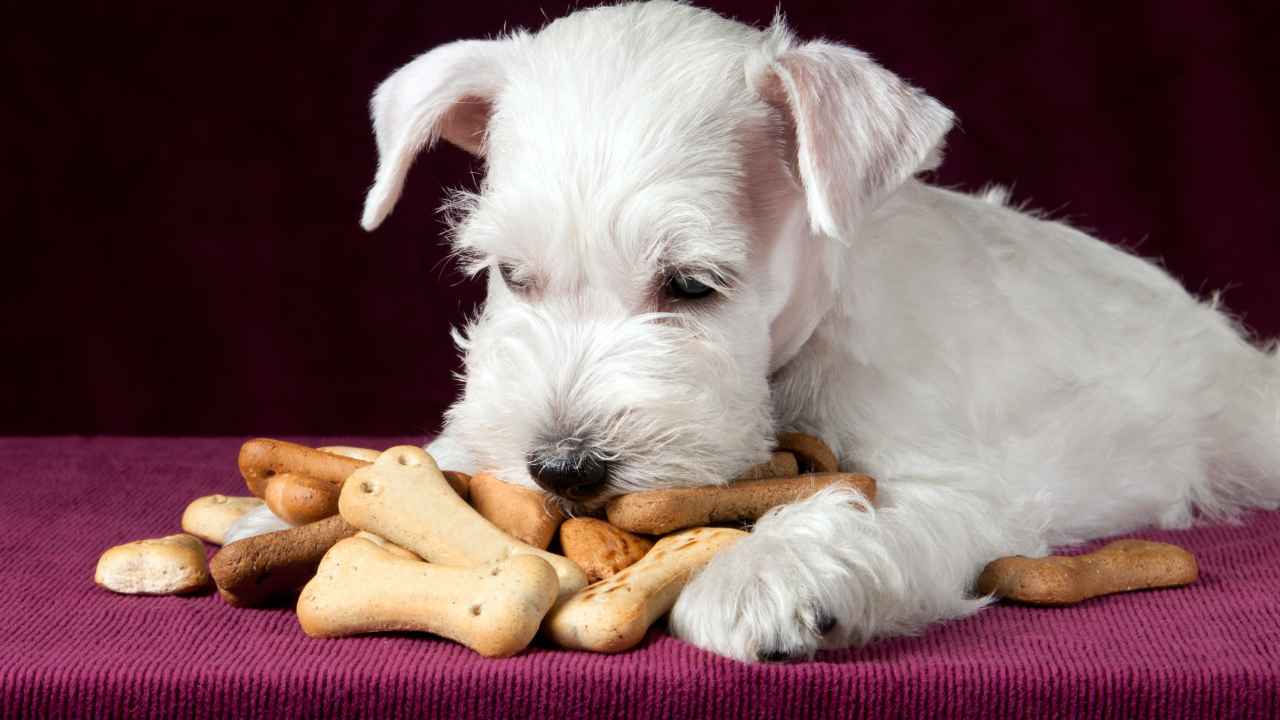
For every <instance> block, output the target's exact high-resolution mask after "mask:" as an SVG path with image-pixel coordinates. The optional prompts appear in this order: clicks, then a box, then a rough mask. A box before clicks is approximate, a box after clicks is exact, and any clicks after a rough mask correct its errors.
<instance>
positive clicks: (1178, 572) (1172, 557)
mask: <svg viewBox="0 0 1280 720" xmlns="http://www.w3.org/2000/svg"><path fill="white" fill-rule="evenodd" d="M1199 574H1200V569H1199V566H1198V564H1197V563H1196V558H1195V556H1194V555H1192V554H1191V553H1189V552H1187V551H1186V550H1183V549H1182V548H1180V547H1178V546H1176V545H1170V544H1168V543H1160V542H1152V541H1150V540H1117V541H1115V542H1113V543H1109V544H1107V545H1104V546H1102V547H1101V548H1099V549H1098V550H1095V551H1093V552H1091V553H1088V554H1085V555H1074V556H1069V555H1055V556H1050V557H1042V558H1029V557H1025V556H1022V555H1016V556H1013V557H1006V558H1000V559H999V560H995V561H993V562H991V563H990V564H988V565H987V567H986V568H985V569H984V570H983V571H982V575H981V576H979V577H978V583H977V588H978V592H980V593H983V594H992V595H997V596H999V597H1003V598H1008V599H1009V600H1015V601H1017V602H1024V603H1029V604H1032V605H1070V604H1073V603H1078V602H1083V601H1085V600H1088V599H1090V598H1095V597H1098V596H1100V595H1110V594H1111V593H1119V592H1129V591H1130V590H1149V589H1154V588H1166V587H1177V586H1180V585H1187V584H1189V583H1193V582H1195V581H1196V578H1197V577H1199Z"/></svg>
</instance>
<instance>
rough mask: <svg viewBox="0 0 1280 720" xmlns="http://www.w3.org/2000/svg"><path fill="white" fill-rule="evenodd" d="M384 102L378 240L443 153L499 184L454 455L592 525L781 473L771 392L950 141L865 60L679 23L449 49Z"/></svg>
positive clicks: (476, 247) (466, 231)
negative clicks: (903, 194) (691, 489)
mask: <svg viewBox="0 0 1280 720" xmlns="http://www.w3.org/2000/svg"><path fill="white" fill-rule="evenodd" d="M372 105H373V118H374V128H375V131H376V135H377V143H378V152H379V165H378V174H377V178H376V180H375V183H374V185H373V188H372V189H371V190H370V191H369V196H368V199H367V202H366V206H365V213H364V218H363V224H364V226H365V227H366V228H368V229H372V228H374V227H376V226H377V225H378V224H379V223H380V222H381V221H382V219H383V218H384V217H385V216H386V215H387V213H389V212H390V211H391V208H392V207H393V205H394V204H395V202H396V200H397V199H398V197H399V194H400V190H401V187H402V185H403V182H404V178H405V174H406V173H407V172H408V169H409V166H410V164H411V163H412V162H413V160H414V158H415V156H416V155H417V154H418V153H419V152H420V151H422V150H423V149H425V148H428V147H430V146H431V145H432V144H433V143H434V142H436V141H437V140H438V139H439V138H444V139H445V140H447V141H449V142H451V143H453V144H455V145H457V146H459V147H461V148H464V149H466V150H468V151H470V152H472V153H474V154H475V155H477V156H479V157H482V158H483V159H484V161H485V165H486V173H485V177H484V180H483V182H482V184H481V187H480V189H479V192H477V193H470V192H464V193H458V194H457V196H456V198H455V200H454V202H452V203H451V205H450V208H449V209H450V211H451V216H452V217H453V218H454V221H455V225H454V233H453V242H454V244H455V247H456V249H457V251H458V253H459V255H460V256H461V257H462V258H463V259H464V260H465V262H466V263H467V265H468V266H469V268H470V269H471V270H472V271H474V272H481V271H484V272H487V273H488V299H487V301H486V303H485V306H484V308H483V310H482V311H481V312H480V314H479V316H478V317H477V318H476V319H475V320H474V321H472V322H471V323H470V325H469V326H468V327H467V328H466V329H465V331H464V332H462V333H460V334H459V335H458V336H457V339H458V341H459V344H460V346H461V347H462V348H463V349H464V350H465V353H466V378H465V380H466V386H465V389H464V392H463V395H462V397H461V399H460V400H459V401H458V403H457V404H456V405H455V406H454V407H453V408H452V409H451V410H450V411H449V414H448V426H449V432H450V434H451V435H452V436H453V437H455V438H456V439H457V440H458V441H460V442H461V443H462V444H463V446H464V447H466V448H467V449H468V450H469V451H470V452H471V453H472V454H473V455H474V457H475V459H476V461H477V464H478V465H480V466H482V467H490V468H494V469H496V470H498V471H500V472H501V474H502V475H503V477H505V478H506V479H507V480H509V481H512V482H521V483H530V482H537V484H539V485H541V486H543V487H544V488H546V489H548V490H550V491H552V492H555V493H557V494H559V495H561V496H562V497H565V498H568V499H570V500H573V501H576V502H583V503H587V504H590V503H592V502H596V501H599V500H601V499H603V498H606V497H608V496H610V495H612V494H616V493H618V492H623V491H629V490H635V489H645V488H653V487H660V486H675V485H699V484H712V483H718V482H723V481H724V480H725V479H726V478H731V477H733V476H735V475H736V474H737V473H738V472H740V471H741V470H743V469H744V468H745V467H747V466H748V465H750V464H751V463H754V462H758V461H760V460H762V459H763V458H764V457H765V456H766V454H767V451H768V450H769V448H770V446H771V441H772V437H773V433H774V427H773V424H774V423H773V418H772V411H771V405H770V399H769V376H770V374H771V373H772V372H773V371H775V370H777V369H778V368H779V367H781V366H782V365H784V364H785V363H786V362H788V361H789V360H790V359H791V358H792V357H793V356H794V355H795V354H796V353H797V351H798V350H799V348H800V346H801V345H803V344H804V342H805V341H806V340H807V339H808V337H809V336H810V334H811V333H812V332H813V330H814V327H815V326H816V325H817V323H818V322H819V320H820V319H821V318H822V317H823V315H825V314H826V313H827V311H828V310H829V309H830V307H831V304H832V302H833V301H834V298H835V296H836V293H837V291H838V289H839V281H840V268H841V265H842V263H843V258H844V257H845V256H846V255H847V247H848V244H849V243H850V241H851V239H852V237H853V235H854V234H855V233H854V230H855V228H856V226H857V225H858V223H859V221H860V219H861V218H862V216H863V215H864V213H865V212H866V211H867V209H868V208H870V207H872V206H873V205H874V204H875V203H877V202H878V201H879V200H880V199H881V198H882V197H883V196H884V195H885V194H886V193H888V192H890V191H892V190H893V189H895V188H896V187H897V186H898V185H900V184H901V183H902V182H904V181H905V180H906V179H907V178H908V177H910V176H911V175H912V174H914V173H916V172H918V171H919V170H920V169H921V168H922V167H924V166H925V165H926V164H927V163H928V162H929V160H930V157H931V155H932V154H933V153H934V152H935V151H936V149H937V148H938V146H939V144H940V142H941V139H942V136H943V135H944V134H945V132H946V130H947V128H948V127H949V125H950V122H951V116H950V113H949V112H948V111H947V110H946V109H945V108H943V107H942V106H941V105H939V104H938V103H936V102H935V101H934V100H932V99H931V98H929V97H927V96H925V95H923V94H922V93H920V92H918V91H917V90H915V89H914V88H911V87H910V86H908V85H907V84H905V83H904V82H903V81H901V80H900V79H899V78H897V77H896V76H894V75H893V74H891V73H889V72H888V71H887V70H885V69H883V68H881V67H880V66H878V65H876V64H875V63H873V62H872V61H871V60H870V59H868V58H867V57H866V56H865V55H863V54H861V53H859V52H858V51H856V50H853V49H851V48H847V47H842V46H839V45H833V44H828V43H823V42H813V43H806V44H799V43H797V42H795V41H794V39H793V38H792V36H791V34H790V33H789V32H788V31H787V30H786V28H785V27H784V25H783V24H782V23H781V22H780V21H775V23H774V25H773V26H772V27H770V28H769V29H768V30H765V31H760V30H756V29H753V28H750V27H747V26H745V25H742V24H739V23H736V22H732V21H730V20H726V19H724V18H722V17H720V16H718V15H716V14H714V13H711V12H708V11H704V10H699V9H697V8H693V7H690V6H687V5H683V4H679V3H673V2H650V3H639V4H629V5H617V6H609V7H601V8H596V9H591V10H584V11H580V12H577V13H574V14H572V15H570V16H568V17H566V18H562V19H560V20H557V21H555V22H553V23H551V24H550V25H548V26H547V27H545V28H544V29H542V30H541V31H539V32H537V33H536V34H528V33H524V32H517V33H514V34H512V35H509V36H505V37H502V38H499V39H495V40H483V41H463V42H456V43H451V44H449V45H445V46H442V47H439V48H436V49H435V50H432V51H431V52H428V53H427V54H425V55H422V56H420V57H418V58H417V59H415V60H414V61H413V62H411V63H409V64H408V65H406V66H405V67H403V68H401V69H400V70H398V71H396V72H395V73H394V74H393V75H392V76H391V77H390V78H388V79H387V80H386V81H385V82H384V83H383V84H382V85H381V86H380V87H379V88H378V90H377V92H376V93H375V95H374V98H373V104H372Z"/></svg>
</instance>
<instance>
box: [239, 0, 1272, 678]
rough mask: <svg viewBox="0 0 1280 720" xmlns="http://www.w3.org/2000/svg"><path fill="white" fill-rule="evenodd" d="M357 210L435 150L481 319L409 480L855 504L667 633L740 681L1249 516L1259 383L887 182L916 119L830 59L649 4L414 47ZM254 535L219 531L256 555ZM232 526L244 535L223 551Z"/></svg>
mask: <svg viewBox="0 0 1280 720" xmlns="http://www.w3.org/2000/svg"><path fill="white" fill-rule="evenodd" d="M373 116H374V126H375V129H376V133H377V143H378V151H379V157H380V162H379V167H378V174H377V179H376V182H375V184H374V186H373V188H372V189H371V191H370V192H369V196H368V201H367V205H366V207H365V215H364V220H363V224H364V226H365V227H366V228H369V229H372V228H374V227H376V226H377V225H378V224H379V223H380V222H381V221H382V219H383V218H384V217H385V216H386V215H387V213H389V212H390V211H391V208H392V206H393V205H394V204H395V202H396V200H397V198H398V196H399V194H400V189H401V186H402V184H403V181H404V178H405V174H406V173H407V172H408V170H409V166H410V164H411V163H412V162H413V160H414V158H415V156H416V155H417V154H418V153H419V152H420V151H422V150H424V149H426V148H429V147H430V146H431V145H432V144H433V143H434V142H435V141H436V140H437V139H438V138H444V139H445V140H447V141H449V142H451V143H454V144H455V145H458V146H460V147H462V148H465V149H467V150H470V151H471V152H473V153H475V154H476V155H478V156H480V157H483V158H484V161H485V165H486V168H487V172H486V175H485V178H484V181H483V183H482V185H481V188H480V191H479V192H478V193H475V194H472V193H459V194H458V195H457V197H456V200H455V201H454V202H453V203H451V205H450V210H451V211H452V217H454V218H455V221H456V223H455V226H454V234H453V241H454V244H455V246H456V249H457V252H458V254H459V255H460V256H461V257H462V258H464V259H465V262H466V263H467V266H468V267H469V268H470V269H471V270H472V271H473V272H481V271H484V272H487V273H488V300H487V302H486V304H485V306H484V308H483V310H482V311H481V312H480V314H479V316H478V317H477V318H475V319H474V320H473V321H472V322H471V323H470V325H469V326H468V327H467V328H466V329H465V331H463V332H462V333H460V334H459V335H458V337H457V340H458V343H459V345H460V346H461V347H462V349H463V350H464V351H465V353H466V386H465V390H464V392H463V394H462V397H461V399H460V400H459V401H458V402H457V404H455V405H454V406H453V408H452V409H451V410H450V411H449V413H448V417H447V422H446V426H445V428H444V431H443V432H442V433H441V435H440V437H439V438H438V439H437V440H436V441H435V442H433V443H432V444H431V445H430V447H429V450H430V451H431V452H432V454H434V455H435V456H436V458H437V459H438V460H439V461H440V463H441V465H442V466H445V467H450V468H455V469H458V470H472V469H474V468H477V467H483V468H496V469H498V470H500V471H501V474H502V476H503V477H504V478H505V479H507V480H509V481H511V482H515V483H522V484H526V485H533V484H535V483H536V484H537V485H540V486H542V487H543V488H545V489H547V490H549V491H551V492H554V493H557V494H559V495H560V496H562V497H563V498H565V499H566V501H567V502H571V503H572V504H573V505H575V506H576V507H579V508H586V509H591V508H596V507H598V506H599V504H600V503H601V502H602V501H603V500H605V499H607V498H609V497H610V496H613V495H616V494H618V493H621V492H625V491H629V490H637V489H648V488H658V487H672V486H682V485H698V484H706V483H718V482H722V481H723V480H724V479H725V478H731V477H734V476H735V475H736V474H737V473H738V472H739V471H741V470H742V469H743V468H745V467H746V466H748V465H749V464H751V463H754V462H758V461H760V460H763V459H764V458H765V457H766V455H767V452H768V450H769V448H770V444H771V438H772V437H773V436H774V434H775V432H776V431H779V430H800V431H804V432H808V433H812V434H815V435H818V436H821V437H822V438H823V439H825V440H826V441H827V442H828V443H829V444H830V445H831V446H832V447H833V448H834V449H835V450H836V452H837V453H838V455H839V456H840V460H841V464H842V466H844V468H845V469H847V470H858V471H862V472H866V473H869V474H871V475H874V476H875V477H877V478H878V479H879V481H880V500H879V507H878V508H877V509H875V510H874V511H868V512H864V511H859V510H858V509H856V508H857V507H859V506H861V503H860V502H859V501H860V498H859V497H858V496H856V494H855V493H854V492H852V491H830V492H825V493H823V494H821V495H819V496H816V497H814V498H812V499H809V500H806V501H803V502H799V503H796V504H794V505H791V506H788V507H785V508H781V509H778V510H776V511H774V512H773V513H771V514H770V515H768V516H767V517H765V518H763V519H762V520H761V521H760V522H759V523H758V524H757V525H756V528H755V531H754V532H753V533H752V535H751V536H750V537H749V538H747V539H745V540H744V541H742V542H741V543H740V544H739V545H737V546H736V547H734V548H733V549H732V550H730V551H728V552H726V553H723V554H721V555H720V556H719V557H717V558H716V559H715V560H714V561H713V562H712V563H711V565H710V566H709V567H708V568H707V569H706V570H705V571H704V572H703V573H702V574H701V575H699V576H698V577H697V578H696V579H695V580H694V581H693V583H692V584H691V585H690V586H689V587H688V589H687V590H686V591H685V593H684V594H683V595H682V596H681V598H680V601H679V603H678V604H677V606H676V608H675V610H674V612H673V614H672V617H671V628H672V629H673V631H674V632H675V633H676V634H678V635H680V636H682V637H684V638H687V639H688V640H690V641H692V642H694V643H696V644H697V645H700V646H702V647H705V648H708V649H710V650H713V651H715V652H718V653H722V654H724V655H728V656H731V657H735V658H740V659H744V660H756V659H765V660H772V659H783V658H791V657H804V656H808V655H811V654H812V653H813V652H814V650H815V649H817V648H819V647H835V646H844V645H848V644H851V643H857V642H861V641H865V640H867V639H868V638H871V637H875V636H882V635H888V634H895V633H909V632H912V631H915V630H917V629H919V628H920V627H921V626H923V625H925V624H927V623H930V622H934V621H937V620H941V619H944V618H954V617H960V616H962V615H966V614H968V613H972V612H974V611H975V610H977V609H979V608H981V607H982V606H983V605H984V603H985V602H986V600H985V599H984V598H980V597H975V596H974V595H973V593H972V589H971V586H972V583H973V580H974V578H975V577H976V575H977V573H978V571H979V570H980V569H981V568H982V566H983V565H984V564H985V563H986V562H988V561H989V560H991V559H993V558H995V557H997V556H1001V555H1008V554H1013V553H1024V554H1034V553H1043V552H1045V551H1046V550H1047V549H1048V548H1049V547H1050V546H1052V545H1058V544H1064V543H1072V542H1077V541H1080V540H1083V539H1086V538H1091V537H1096V536H1101V535H1107V534H1111V533H1117V532H1121V531H1126V530H1130V529H1133V528H1137V527H1140V526H1143V525H1148V524H1151V523H1156V524H1159V525H1161V526H1164V527H1180V526H1184V525H1187V524H1188V523H1189V522H1191V521H1192V519H1193V518H1194V517H1196V515H1197V514H1200V515H1204V516H1207V517H1210V518H1215V519H1216V518H1225V517H1229V516H1231V515H1232V513H1233V512H1234V511H1235V510H1236V509H1237V508H1240V507H1241V506H1245V505H1256V506H1265V507H1274V506H1275V505H1276V502H1277V499H1280V419H1278V418H1280V363H1278V362H1277V360H1276V359H1275V358H1274V357H1273V355H1272V354H1270V353H1267V352H1262V351H1260V350H1258V349H1256V348H1255V347H1253V346H1252V345H1250V343H1249V342H1248V341H1247V340H1246V339H1245V338H1244V337H1243V336H1242V332H1241V331H1240V329H1239V328H1238V327H1236V326H1235V325H1233V323H1232V322H1231V320H1230V319H1229V318H1228V317H1227V316H1225V315H1224V314H1223V313H1222V312H1221V311H1219V310H1218V309H1217V308H1216V307H1215V305H1214V303H1213V302H1209V303H1201V302H1198V301H1197V300H1196V299H1195V298H1193V297H1191V296H1190V295H1188V294H1187V292H1185V291H1184V290H1183V289H1182V288H1181V287H1180V286H1179V285H1178V284H1177V283H1176V282H1175V281H1174V280H1172V279H1171V278H1170V277H1169V276H1168V275H1166V274H1165V273H1164V272H1162V271H1161V270H1160V269H1158V268H1157V267H1155V266H1154V265H1152V264H1149V263H1147V262H1144V261H1142V260H1140V259H1138V258H1135V257H1133V256H1131V255H1128V254H1126V253H1124V252H1122V251H1120V250H1117V249H1115V248H1113V247H1110V246H1108V245H1106V244H1104V243H1102V242H1099V241H1097V240H1094V239H1092V238H1090V237H1088V236H1086V235H1084V234H1082V233H1080V232H1078V231H1076V230H1074V229H1072V228H1070V227H1067V226H1065V225H1063V224H1060V223H1056V222H1051V221H1047V220H1045V219H1042V218H1038V217H1034V216H1030V215H1027V214H1025V213H1022V212H1019V211H1018V210H1016V209H1010V208H1009V207H1006V206H1005V203H1004V200H1005V198H1004V197H1003V194H1002V193H1001V192H998V191H994V192H988V193H986V194H985V195H982V196H970V195H964V194H960V193H956V192H951V191H948V190H943V189H939V188H936V187H931V186H929V185H926V184H924V183H922V182H920V181H919V180H917V179H914V178H915V176H916V175H917V174H918V173H920V172H921V171H923V170H926V169H929V168H931V167H932V166H934V165H935V164H936V163H937V162H938V161H939V159H940V147H941V144H942V140H943V137H944V135H946V133H947V130H948V128H949V127H950V126H951V122H952V116H951V113H950V112H949V111H948V110H947V109H946V108H945V107H943V106H942V105H941V104H939V103H938V102H937V101H935V100H934V99H932V98H930V97H929V96H927V95H925V94H924V93H922V92H920V91H919V90H917V89H915V88H913V87H911V86H909V85H907V84H906V83H905V82H903V80H902V79H900V78H898V77H896V76H895V75H893V74H892V73H890V72H889V71H887V70H885V69H884V68H882V67H880V66H879V65H877V64H875V63H874V62H872V61H871V60H870V59H869V58H868V57H867V56H866V55H864V54H862V53H860V52H858V51H857V50H854V49H851V48H848V47H844V46H841V45H836V44H831V43H827V42H809V43H801V42H798V41H797V40H796V39H795V38H793V37H792V35H791V33H790V32H788V30H787V29H786V27H785V26H784V25H783V24H782V23H781V22H780V21H778V22H775V23H774V25H773V26H772V27H770V28H769V29H767V30H764V31H761V30H757V29H753V28H750V27H747V26H745V25H742V24H739V23H735V22H732V21H729V20H726V19H724V18H721V17H719V16H717V15H715V14H713V13H711V12H707V11H704V10H699V9H696V8H693V7H689V6H687V5H683V4H677V3H672V2H658V1H655V2H650V3H643V4H627V5H618V6H610V7H601V8H596V9H591V10H584V11H580V12H576V13H574V14H572V15H570V16H568V17H566V18H563V19H560V20H557V21H555V22H552V23H551V24H550V25H548V26H547V27H545V28H544V29H542V30H541V31H539V32H537V33H536V34H529V33H525V32H517V33H513V34H511V35H508V36H504V37H501V38H498V39H494V40H481V41H466V42H457V43H452V44H449V45H445V46H442V47H439V48H436V49H435V50H432V51H431V52H429V53H427V54H425V55H422V56H420V57H419V58H417V59H416V60H414V61H413V62H411V63H409V64H408V65H406V66H405V67H403V68H401V69H400V70H399V71H397V72H396V73H395V74H394V75H392V76H391V77H390V78H389V79H387V81H386V82H385V83H383V84H382V86H381V87H380V88H378V91H377V93H376V94H375V96H374V99H373ZM264 519H269V518H263V517H261V516H259V517H257V518H256V519H253V520H251V521H249V522H247V523H245V525H244V526H243V527H242V528H240V529H239V530H238V532H240V533H242V534H243V533H247V532H252V531H253V530H254V529H255V528H257V529H261V528H262V527H264V526H265V525H264V523H263V522H262V521H263V520H264ZM255 523H256V525H255Z"/></svg>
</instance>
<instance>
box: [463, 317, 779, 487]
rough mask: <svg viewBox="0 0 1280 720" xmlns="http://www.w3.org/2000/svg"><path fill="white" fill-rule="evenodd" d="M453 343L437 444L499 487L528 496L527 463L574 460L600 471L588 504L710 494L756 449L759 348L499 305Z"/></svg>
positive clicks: (699, 333)
mask: <svg viewBox="0 0 1280 720" xmlns="http://www.w3.org/2000/svg"><path fill="white" fill-rule="evenodd" d="M455 338H456V339H457V341H458V343H459V347H461V348H462V349H463V350H464V351H465V353H466V368H465V381H466V386H465V389H464V391H463V395H462V397H461V399H460V400H459V401H458V403H457V404H456V405H455V406H454V407H453V408H451V409H450V411H449V413H448V425H449V431H450V433H452V434H453V435H454V437H456V438H457V439H458V440H459V442H461V443H462V445H463V446H464V447H466V448H467V449H468V451H469V452H471V453H472V455H473V457H474V459H475V461H476V465H477V466H478V467H480V468H484V469H487V470H491V471H494V472H496V473H498V474H499V476H500V477H502V478H503V479H505V480H507V481H508V482H514V483H519V484H525V485H530V484H532V480H531V479H530V477H529V473H528V470H527V462H528V458H529V456H530V454H531V453H533V454H545V453H554V452H556V451H560V450H563V449H564V448H565V447H566V446H572V447H574V448H575V449H576V448H583V447H588V448H590V451H591V452H592V453H593V454H594V455H595V457H596V458H597V459H599V460H602V461H606V462H608V463H609V464H610V467H611V473H610V478H609V482H608V486H607V488H606V489H605V491H604V492H603V493H602V494H601V495H600V496H599V497H597V498H594V499H593V500H592V501H591V503H589V505H597V504H598V503H599V502H601V501H603V500H606V499H608V498H609V497H611V496H613V495H617V494H620V493H624V492H631V491H636V490H644V489H651V488H659V487H684V486H696V485H711V484H717V483H722V482H725V481H726V480H727V479H729V478H731V477H733V476H734V475H736V474H737V473H738V472H739V471H741V470H742V469H743V468H745V467H747V466H748V465H751V464H753V463H756V462H760V461H761V460H763V459H764V458H765V457H766V456H767V453H768V450H769V448H770V445H771V442H772V434H773V433H772V431H773V422H772V418H771V414H770V403H769V387H768V382H767V378H766V372H767V348H760V349H752V348H749V347H747V344H745V343H744V344H743V346H742V347H732V346H730V345H729V344H728V343H727V342H726V340H725V338H724V337H722V336H721V334H720V333H719V332H717V331H715V330H713V329H712V328H709V327H707V326H706V325H704V324H702V323H699V322H697V321H695V320H693V319H691V318H690V317H689V316H686V315H676V314H667V313H652V314H645V315H637V316H631V317H601V316H600V315H599V313H598V312H593V311H592V310H591V307H590V305H589V304H588V303H587V302H573V303H558V304H546V305H540V306H531V305H523V304H520V305H515V304H513V305H510V306H507V307H504V308H502V309H501V310H498V311H495V310H492V309H489V310H486V311H484V312H483V313H482V314H481V316H480V317H479V318H478V319H476V320H475V321H474V322H472V323H471V324H470V325H469V326H468V327H467V328H466V329H465V331H464V332H462V333H458V334H456V335H455ZM570 509H578V508H572V507H571V508H570Z"/></svg>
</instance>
